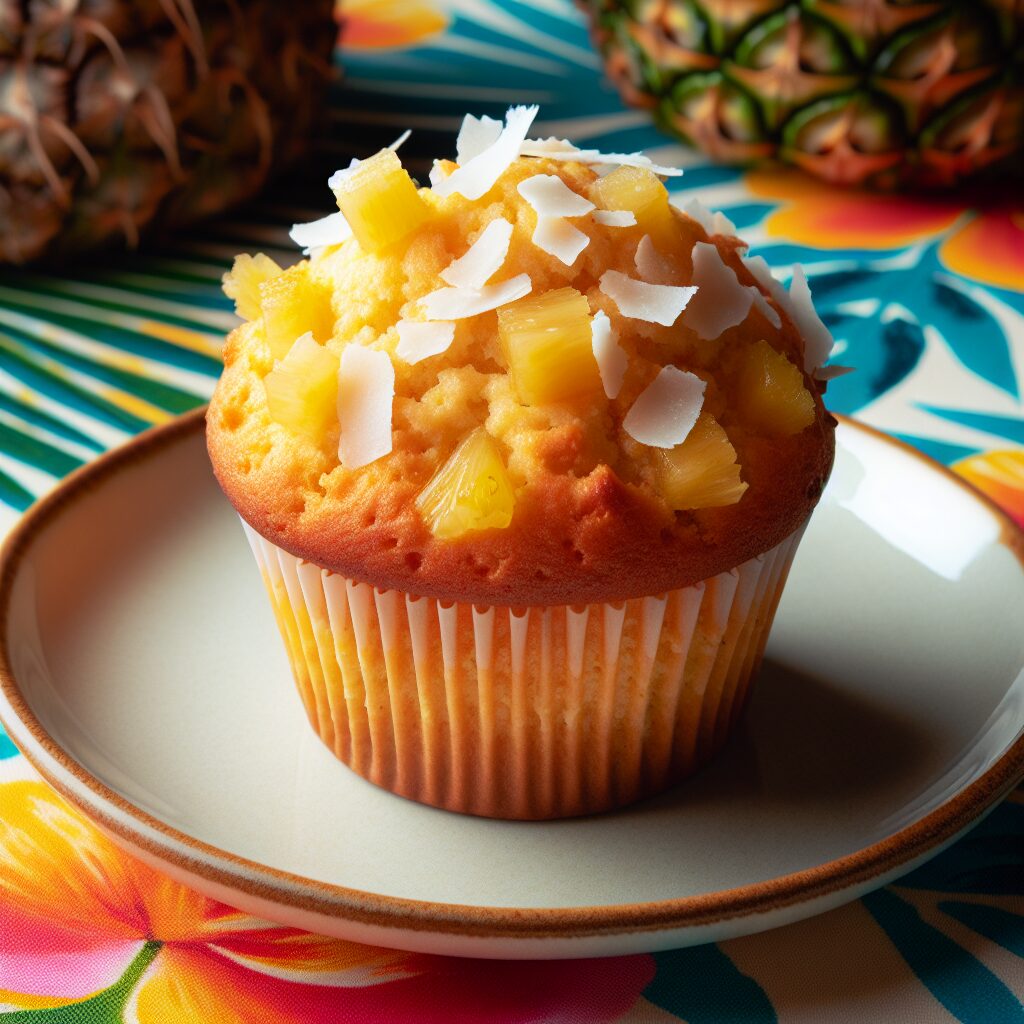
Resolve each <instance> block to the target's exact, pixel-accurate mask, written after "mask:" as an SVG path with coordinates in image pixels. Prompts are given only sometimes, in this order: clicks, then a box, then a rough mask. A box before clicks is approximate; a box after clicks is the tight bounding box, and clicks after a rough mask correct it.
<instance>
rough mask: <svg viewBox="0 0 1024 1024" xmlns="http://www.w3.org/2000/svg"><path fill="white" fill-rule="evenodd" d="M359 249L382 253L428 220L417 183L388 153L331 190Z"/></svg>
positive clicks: (364, 163)
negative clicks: (417, 189)
mask: <svg viewBox="0 0 1024 1024" xmlns="http://www.w3.org/2000/svg"><path fill="white" fill-rule="evenodd" d="M334 196H335V198H336V199H337V200H338V209H339V210H341V212H342V213H343V214H344V215H345V220H347V221H348V223H349V226H350V227H351V228H352V233H353V234H354V235H355V236H356V239H357V240H358V242H359V244H360V246H361V247H362V248H363V249H365V250H366V251H367V252H382V251H383V250H384V249H386V248H388V246H390V245H394V244H395V242H398V241H400V240H401V239H403V238H405V236H406V235H408V234H409V233H410V232H413V231H415V230H416V229H417V228H418V227H419V226H420V225H421V224H422V223H423V222H424V221H425V220H426V219H427V217H429V216H430V207H428V206H427V204H426V203H425V202H424V201H423V200H422V199H421V198H420V194H419V192H417V191H416V183H415V182H414V181H413V180H412V178H410V177H409V172H408V171H406V169H405V168H404V167H403V166H402V162H401V160H399V159H398V155H397V154H396V153H394V152H393V151H392V150H390V149H382V150H381V151H380V152H379V153H377V154H375V155H374V156H371V157H370V158H369V159H367V160H363V161H361V162H360V163H359V164H357V165H356V166H355V167H354V168H353V169H352V171H351V172H349V173H348V174H345V175H344V176H343V177H342V179H341V181H340V182H339V183H338V184H337V185H336V186H335V188H334Z"/></svg>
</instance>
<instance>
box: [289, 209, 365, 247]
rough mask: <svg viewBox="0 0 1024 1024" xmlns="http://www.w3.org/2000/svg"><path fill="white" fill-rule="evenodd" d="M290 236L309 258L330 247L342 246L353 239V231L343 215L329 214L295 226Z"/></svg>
mask: <svg viewBox="0 0 1024 1024" xmlns="http://www.w3.org/2000/svg"><path fill="white" fill-rule="evenodd" d="M288 234H289V236H290V237H291V240H292V241H293V242H294V243H295V244H296V245H298V246H301V247H302V254H303V255H304V256H309V255H310V254H311V253H313V252H315V251H316V250H317V249H323V248H325V247H326V246H328V245H341V243H342V242H344V241H345V239H346V238H349V237H351V235H352V229H351V228H350V227H349V225H348V221H347V220H345V217H344V216H343V215H342V214H341V213H329V214H328V215H327V216H326V217H321V218H320V219H319V220H311V221H310V222H309V223H308V224H293V225H292V229H291V231H289V232H288Z"/></svg>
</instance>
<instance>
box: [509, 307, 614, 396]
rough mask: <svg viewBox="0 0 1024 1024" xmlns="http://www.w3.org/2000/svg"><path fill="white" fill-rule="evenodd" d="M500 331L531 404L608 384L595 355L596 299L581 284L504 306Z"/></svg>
mask: <svg viewBox="0 0 1024 1024" xmlns="http://www.w3.org/2000/svg"><path fill="white" fill-rule="evenodd" d="M498 336H499V338H500V340H501V345H502V349H503V351H504V353H505V358H506V359H507V360H508V365H509V369H510V370H511V372H512V380H513V383H514V384H515V388H516V392H517V393H518V395H519V398H520V399H521V400H522V401H523V402H525V403H526V404H527V405H544V404H545V403H548V402H557V401H561V400H563V399H567V398H575V397H578V396H580V395H586V394H591V393H594V392H598V391H602V390H603V389H602V386H601V374H600V371H599V370H598V368H597V360H596V359H595V358H594V347H593V341H592V338H591V328H590V305H589V304H588V302H587V299H586V297H585V296H583V295H581V294H580V293H579V292H578V291H576V289H575V288H559V289H558V290H557V291H553V292H544V294H542V295H536V296H534V295H530V296H527V297H526V298H525V299H520V300H519V301H518V302H513V303H511V304H510V305H508V306H502V307H501V309H499V310H498Z"/></svg>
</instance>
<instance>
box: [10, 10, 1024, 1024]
mask: <svg viewBox="0 0 1024 1024" xmlns="http://www.w3.org/2000/svg"><path fill="white" fill-rule="evenodd" d="M347 10H348V12H349V22H348V27H347V30H346V31H347V38H346V54H345V59H344V64H345V69H346V81H345V83H344V85H342V86H339V87H338V88H337V89H336V91H335V95H334V97H333V102H332V114H331V120H330V124H329V126H328V128H327V129H326V130H325V132H324V135H323V137H322V138H321V139H320V140H319V141H318V144H317V152H316V153H315V154H314V155H313V156H312V157H311V158H310V159H309V160H308V161H306V163H305V164H304V166H303V168H302V170H301V171H300V172H299V173H297V174H295V175H293V176H292V177H291V178H290V179H289V180H288V181H286V182H282V183H280V184H278V185H277V186H275V187H274V188H273V189H272V190H271V192H270V193H269V194H268V195H267V196H266V197H265V198H264V200H263V201H261V202H260V203H258V204H255V205H254V206H252V207H250V208H248V209H246V210H244V211H242V212H236V213H235V214H233V215H230V216H229V217H227V218H224V219H222V220H220V221H218V222H216V223H213V224H207V225H204V226H203V227H202V228H199V229H196V230H193V231H191V232H188V233H186V234H184V235H182V236H180V237H178V238H177V239H176V240H174V241H172V242H168V243H165V244H163V245H162V246H161V247H160V248H159V250H156V251H149V252H146V253H143V254H139V255H135V256H133V257H131V258H130V259H124V260H115V261H113V262H108V263H102V264H98V265H97V264H96V263H95V261H91V260H90V261H89V262H88V263H86V262H84V261H83V263H82V264H81V266H76V267H74V268H72V269H69V270H67V271H66V272H65V273H63V274H62V275H61V276H53V275H47V274H43V273H38V272H37V273H30V272H14V271H11V270H9V269H8V270H4V271H3V272H2V276H0V529H7V528H9V527H10V525H11V524H12V523H14V522H15V521H16V520H17V518H18V516H19V515H20V514H21V512H22V511H24V509H25V508H27V507H28V506H29V504H31V502H32V501H33V500H34V499H35V498H36V497H38V496H39V495H40V494H42V493H44V492H45V491H47V490H48V489H50V488H52V487H53V486H54V485H55V484H56V482H57V481H59V480H60V479H61V478H62V477H63V476H64V475H66V474H67V473H69V472H70V471H71V470H73V469H74V468H76V467H77V466H79V465H81V464H82V463H83V462H86V461H88V460H90V459H92V458H94V457H95V456H96V455H97V454H98V453H100V452H101V451H103V450H105V449H107V448H109V447H111V446H114V445H116V444H118V443H119V442H121V441H123V440H125V439H127V438H128V437H130V436H131V435H132V434H134V433H136V432H138V431H139V430H142V429H144V428H146V427H148V426H151V425H153V424H156V423H160V422H164V421H166V420H168V419H170V418H172V417H173V416H175V415H177V414H179V413H181V412H183V411H185V410H186V409H189V408H191V407H193V406H195V405H197V404H199V403H200V402H202V401H203V400H205V398H206V397H208V395H209V393H210V390H211V388H212V385H213V382H214V380H215V379H216V376H217V374H218V372H219V351H220V346H221V342H222V338H223V335H224V332H225V331H226V330H229V329H230V328H231V327H232V326H233V325H234V323H235V322H236V321H235V319H234V316H233V314H232V312H231V307H230V303H228V302H227V301H226V300H225V299H224V297H223V296H222V295H221V293H220V289H219V278H220V275H221V274H222V273H223V272H224V270H225V269H226V267H227V266H228V265H229V263H230V260H231V258H232V256H233V255H234V254H235V253H236V252H239V251H255V250H263V251H265V252H267V253H269V254H270V255H272V256H274V257H275V258H277V259H280V260H283V261H287V260H290V259H294V258H295V256H296V253H295V250H294V247H293V246H292V245H291V244H290V243H289V241H288V238H287V230H286V228H287V225H289V224H290V223H292V222H293V221H297V220H308V219H312V218H313V217H315V216H318V215H321V214H322V213H325V212H327V210H326V205H325V202H324V201H325V200H327V199H329V195H328V193H327V190H326V189H325V188H324V185H323V182H324V179H325V177H326V173H327V171H329V170H330V169H333V168H334V167H335V166H344V165H346V164H347V163H348V160H349V158H350V157H352V156H365V155H367V154H369V153H370V152H372V151H374V150H375V149H377V148H379V146H380V145H382V144H384V143H387V142H389V141H391V139H392V138H394V137H395V136H397V135H398V134H399V133H400V132H401V131H403V130H404V129H405V128H412V129H413V130H414V136H413V139H412V140H411V141H410V143H409V144H408V145H407V148H406V149H405V150H403V155H404V156H405V158H406V162H407V164H409V165H410V167H411V168H412V169H413V171H414V172H415V173H417V174H418V175H419V176H421V177H424V178H425V175H426V170H427V167H428V164H427V156H428V154H430V155H434V154H445V153H450V152H452V151H453V149H454V135H455V132H456V131H457V129H458V125H459V122H460V120H461V116H462V114H463V113H464V112H465V110H466V109H469V108H471V109H473V110H474V111H475V112H477V113H480V112H485V113H490V114H492V115H500V114H501V113H502V112H503V110H504V108H505V107H506V106H507V105H508V104H511V103H518V102H536V103H539V104H541V119H542V123H541V124H540V125H539V129H540V132H541V133H543V134H557V135H562V136H568V137H570V138H572V139H573V140H574V141H577V142H580V143H582V142H586V143H588V144H591V145H595V146H598V147H600V148H602V149H605V150H616V151H623V150H628V151H632V150H637V149H646V150H647V151H648V152H650V153H651V155H652V156H654V157H655V158H656V159H657V160H658V162H660V163H676V164H677V165H679V166H684V167H685V168H686V174H685V176H684V178H683V179H682V181H681V182H680V183H678V184H679V185H680V187H679V189H678V192H679V194H680V195H681V196H682V197H683V198H686V197H688V196H691V195H697V196H699V197H700V198H701V199H702V200H703V201H704V203H705V204H707V205H710V206H713V207H715V208H721V209H723V210H725V211H726V213H727V214H728V215H729V216H730V217H731V219H732V220H733V221H734V222H735V223H736V225H737V226H738V228H739V229H740V231H741V233H742V234H743V235H744V236H745V238H747V239H748V240H749V241H750V243H751V249H752V251H753V252H756V253H760V254H762V255H763V256H764V257H765V258H766V259H767V260H768V262H769V263H770V264H771V265H772V266H773V267H774V268H776V270H777V272H778V273H779V274H780V275H781V276H783V277H785V276H786V275H787V274H788V273H789V271H790V268H791V267H792V265H793V263H794V262H800V263H802V264H803V265H804V267H805V268H806V269H807V272H808V275H809V277H810V279H811V284H812V288H813V290H814V294H815V298H816V302H817V305H818V308H819V310H820V311H821V312H822V315H823V317H824V319H825V321H826V323H827V324H828V325H829V327H830V328H831V329H832V331H833V333H834V335H835V337H836V341H837V347H836V350H835V352H834V354H833V358H834V359H835V360H836V361H837V362H841V363H848V364H852V365H854V366H856V367H857V372H856V373H855V374H852V375H850V376H846V377H841V378H839V379H837V380H836V381H834V382H833V383H832V384H830V386H829V391H828V401H829V405H830V407H831V408H832V409H834V410H836V411H838V412H842V413H848V414H851V415H854V416H856V417H857V418H858V419H860V420H863V421H864V422H867V423H869V424H871V425H873V426H875V427H878V428H880V429H882V430H885V431H888V432H890V433H893V434H895V435H897V436H898V437H900V438H902V439H904V440H906V441H908V442H909V443H911V444H913V445H915V446H916V447H918V448H919V449H921V450H922V451H924V452H926V453H927V454H928V455H930V456H932V457H934V458H936V459H938V460H939V461H940V462H943V463H946V464H950V465H952V466H953V467H954V469H957V470H958V471H960V472H961V473H962V474H963V475H964V476H965V477H966V478H968V479H969V480H971V481H972V482H973V483H974V484H975V485H977V486H980V487H981V488H982V489H983V490H985V491H987V492H988V493H989V494H990V495H991V496H992V497H994V498H995V499H996V500H997V501H998V502H1000V504H1002V505H1003V507H1004V508H1006V509H1007V511H1009V512H1010V514H1011V515H1012V516H1014V517H1015V518H1016V519H1017V520H1018V521H1020V522H1021V523H1022V524H1024V403H1022V399H1021V389H1022V387H1024V203H1022V202H1021V201H1020V200H1019V199H1017V200H1014V199H1011V198H1007V197H1003V198H1000V197H998V196H997V197H995V198H993V197H991V196H989V197H985V198H982V197H979V196H971V195H969V194H968V193H966V192H964V193H960V194H957V195H951V196H947V197H944V198H943V197H938V198H935V197H933V198H923V197H916V196H870V195H865V194H860V193H856V192H850V191H843V190H840V189H836V188H831V187H829V186H826V185H823V184H820V183H816V182H813V181H810V180H808V179H806V178H803V177H801V176H799V175H798V174H796V173H792V172H789V171H785V170H760V171H748V172H743V171H740V170H737V169H730V168H723V167H718V166H713V165H711V164H709V163H708V162H707V161H706V160H704V158H702V157H700V156H697V155H695V154H693V153H690V152H687V151H684V150H682V149H681V148H679V147H677V146H675V145H673V144H671V143H670V142H669V141H668V140H666V139H665V138H664V137H663V136H661V135H659V134H658V133H657V132H656V131H655V130H654V129H653V128H652V127H651V126H650V125H649V122H648V120H647V118H646V116H645V115H644V114H642V113H639V112H636V111H631V110H627V109H626V108H624V107H623V106H622V104H621V103H620V101H619V99H618V97H617V96H616V95H615V93H614V91H613V90H612V89H611V88H610V87H609V86H608V84H607V83H606V82H605V81H604V80H603V79H602V77H601V74H600V67H599V62H598V60H597V58H596V57H595V55H594V54H593V52H592V51H591V49H590V47H589V43H588V39H587V32H586V28H585V25H584V24H583V21H582V19H581V17H580V15H579V14H578V13H577V12H576V11H575V10H574V9H573V8H572V7H571V5H570V4H568V3H566V2H564V0H521V2H515V0H494V2H493V3H488V2H486V0H447V2H446V3H444V4H443V6H436V7H435V6H427V3H426V2H425V0H401V2H394V3H386V2H382V0H359V2H356V0H353V2H352V3H350V4H348V5H347ZM1022 998H1024V788H1022V789H1018V790H1017V791H1016V792H1014V793H1012V794H1011V795H1010V797H1009V798H1008V799H1007V800H1006V801H1005V802H1004V803H1003V804H1002V805H1001V806H1000V807H999V808H997V809H996V811H995V812H994V813H993V814H991V815H990V816H989V817H988V818H987V819H986V820H985V821H984V822H983V823H982V824H981V825H979V826H978V827H977V828H975V829H974V830H973V831H972V832H971V833H969V834H968V835H967V836H966V837H965V838H963V839H962V840H961V841H960V842H959V843H957V844H956V845H955V846H954V847H953V848H951V849H950V850H948V851H947V852H945V853H943V854H942V855H940V856H939V857H937V858H936V859H934V860H933V861H931V862H930V863H929V864H927V865H926V866H924V867H922V868H920V869H918V870H917V871H914V872H913V873H911V874H909V875H906V876H904V877H903V878H901V879H900V880H899V881H898V882H897V883H895V884H893V885H889V886H887V887H886V888H884V889H880V890H878V891H876V892H874V893H872V894H870V895H869V896H867V897H865V898H864V899H861V900H859V901H856V902H854V903H851V904H849V905H847V906H845V907H843V908H841V909H839V910H836V911H833V912H832V913H829V914H825V915H822V916H821V917H818V918H815V919H813V920H810V921H806V922H803V923H801V924H797V925H792V926H789V927H786V928H782V929H778V930H776V931H773V932H769V933H766V934H764V935H759V936H751V937H749V938H745V939H738V940H734V941H729V942H723V943H719V944H717V945H708V946H701V947H698V948H694V949H686V950H680V951H676V952H670V953H660V954H656V955H653V956H637V957H622V958H618V959H614V960H604V961H580V962H555V963H544V964H536V963H489V962H475V961H458V960H451V959H447V958H442V957H428V956H421V955H412V954H405V953H398V952H392V951H388V950H380V949H372V948H369V947H363V946H356V945H353V944H350V943H344V942H339V941H336V940H329V939H322V938H319V937H317V936H312V935H307V934H305V933H300V932H296V931H295V930H293V929H285V928H278V927H275V926H270V925H267V924H266V923H264V922H255V921H252V920H250V919H247V918H245V917H244V916H243V915H239V914H237V913H235V912H233V911H231V910H230V908H226V907H224V906H222V905H220V904H215V903H213V902H212V901H211V900H208V899H206V898H204V897H201V896H199V895H197V894H195V893H191V892H189V891H187V890H185V889H183V888H181V887H180V886H178V885H177V884H176V883H173V882H171V881H169V880H167V879H164V878H161V877H159V876H157V875H156V874H155V873H154V872H152V871H151V870H150V869H148V868H144V867H142V866H141V865H138V864H135V863H134V862H132V861H130V860H128V859H127V858H126V856H125V855H124V854H122V853H120V852H119V851H117V850H116V849H115V848H113V847H112V846H111V845H110V844H109V843H108V842H107V841H106V840H105V839H103V838H102V837H101V836H100V835H99V834H98V833H97V832H96V831H95V830H94V829H93V828H92V827H91V826H90V825H89V824H88V823H87V822H84V821H83V820H82V819H81V818H79V817H78V816H77V815H76V814H75V813H74V812H72V811H70V809H68V808H67V807H66V806H65V805H63V804H62V803H61V802H60V800H59V799H58V798H57V797H56V796H55V795H54V794H52V793H51V792H50V791H49V790H48V789H47V788H46V787H45V786H44V785H43V784H42V783H41V782H39V781H38V779H37V777H36V776H34V774H33V772H32V771H31V769H30V768H29V767H28V766H27V764H26V763H25V761H24V759H23V758H22V757H20V756H19V755H18V753H17V751H16V750H15V748H14V747H13V745H12V744H11V743H10V742H9V741H8V740H7V739H6V738H5V737H4V736H3V733H2V732H0V1019H6V1020H11V1021H20V1020H26V1021H28V1020H32V1021H41V1022H42V1021H72V1020H74V1021H83V1022H86V1021H87V1022H95V1024H99V1022H104V1021H120V1020H122V1019H124V1020H132V1021H139V1022H141V1024H149V1022H171V1021H173V1022H176V1024H177V1022H190V1021H195V1022H197V1024H198V1022H200V1021H204V1022H205V1021H212V1020H217V1021H221V1020H224V1021H229V1020H230V1021H232V1022H233V1021H239V1022H249V1021H252V1022H257V1021H259V1022H274V1021H287V1022H300V1021H301V1022H313V1021H316V1022H318V1024H319V1022H330V1021H345V1022H355V1021H389V1022H390V1021H430V1020H435V1019H436V1020H438V1021H441V1020H444V1021H467V1022H468V1021H495V1022H497V1021H502V1022H505V1021H508V1022H511V1021H523V1022H525V1021H565V1022H576V1021H579V1022H583V1021H587V1022H590V1021H612V1020H622V1021H633V1022H647V1024H656V1022H663V1021H678V1020H685V1021H689V1022H692V1024H721V1022H726V1021H728V1022H735V1021H751V1022H768V1021H776V1020H777V1021H781V1022H790V1021H806V1022H820V1021H825V1020H827V1021H830V1022H851V1024H852V1022H867V1021H882V1020H885V1021H908V1022H915V1024H918V1022H928V1024H931V1022H940V1021H952V1020H959V1021H970V1022H978V1024H999V1022H1003V1021H1007V1022H1009V1021H1021V1022H1024V1005H1022ZM3 1011H10V1013H9V1015H7V1014H5V1013H4V1012H3Z"/></svg>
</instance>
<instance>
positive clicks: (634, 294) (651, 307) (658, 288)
mask: <svg viewBox="0 0 1024 1024" xmlns="http://www.w3.org/2000/svg"><path fill="white" fill-rule="evenodd" d="M600 287H601V291H603V292H604V293H605V295H607V296H608V298H610V299H611V300H612V301H613V302H614V303H615V305H616V306H618V308H619V312H620V313H621V314H622V315H623V316H628V317H630V318H632V319H633V320H646V321H647V322H648V323H652V324H661V325H662V326H663V327H671V326H672V325H673V324H674V323H675V322H676V320H678V319H679V314H680V313H682V311H683V310H684V309H685V308H686V304H687V303H688V302H689V301H690V299H691V298H693V296H694V294H695V293H696V291H697V289H696V288H692V287H686V288H679V287H676V286H675V285H666V284H648V283H647V282H646V281H636V280H634V279H633V278H631V277H627V276H626V275H625V274H620V273H619V272H618V271H617V270H606V271H605V272H604V273H603V274H602V275H601V280H600Z"/></svg>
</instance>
